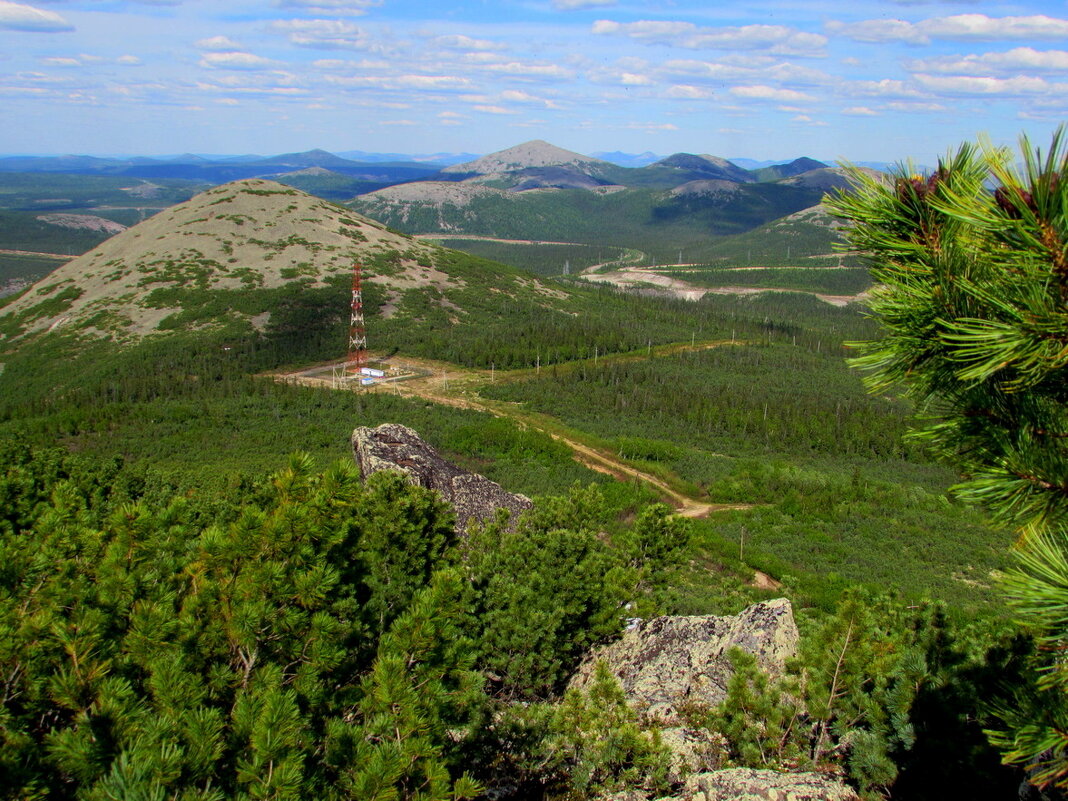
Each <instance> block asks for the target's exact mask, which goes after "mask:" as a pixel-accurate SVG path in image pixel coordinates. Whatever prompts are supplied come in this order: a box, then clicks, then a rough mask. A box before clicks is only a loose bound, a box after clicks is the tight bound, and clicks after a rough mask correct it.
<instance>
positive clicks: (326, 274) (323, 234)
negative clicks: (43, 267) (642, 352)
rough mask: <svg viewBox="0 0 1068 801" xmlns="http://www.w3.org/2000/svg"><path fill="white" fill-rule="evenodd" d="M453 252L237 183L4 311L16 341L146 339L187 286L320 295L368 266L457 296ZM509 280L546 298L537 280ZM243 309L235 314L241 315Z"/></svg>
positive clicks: (136, 230) (175, 210)
mask: <svg viewBox="0 0 1068 801" xmlns="http://www.w3.org/2000/svg"><path fill="white" fill-rule="evenodd" d="M448 253H449V252H448V251H446V250H445V249H443V248H440V247H438V246H436V245H431V244H428V243H423V242H419V241H416V240H413V239H411V238H409V237H407V236H405V235H403V234H399V233H396V232H394V231H390V230H387V229H386V227H385V226H383V225H382V224H380V223H377V222H375V221H373V220H370V219H367V218H366V217H363V216H361V215H359V214H357V213H355V212H353V211H351V210H348V209H345V208H342V207H340V206H336V205H334V204H332V203H329V202H327V201H324V200H321V199H319V198H316V197H313V196H311V195H308V194H306V193H304V192H301V191H299V190H297V189H293V188H291V187H287V186H284V185H282V184H278V183H274V182H272V181H265V180H260V179H250V180H243V181H236V182H234V183H230V184H224V185H222V186H218V187H215V188H213V189H210V190H208V191H206V192H204V193H202V194H200V195H197V196H196V197H194V198H192V199H190V200H189V201H187V202H185V203H181V204H179V205H177V206H172V207H171V208H169V209H166V210H164V211H162V212H160V213H159V214H157V215H156V216H154V217H151V218H149V219H148V220H145V221H144V222H142V223H140V224H139V225H136V226H134V227H132V228H129V229H127V230H125V231H123V232H121V233H119V234H117V235H116V236H114V237H112V238H110V239H108V240H107V241H105V242H104V243H102V244H101V245H100V246H98V247H97V248H95V249H93V250H91V251H89V252H88V253H85V254H83V255H82V256H80V257H78V258H76V259H74V260H73V261H71V262H69V263H67V264H65V265H63V266H62V267H60V268H58V269H57V270H55V271H54V272H52V273H51V274H50V275H48V276H47V277H46V278H44V279H42V280H41V281H39V282H37V283H36V284H35V285H34V286H33V287H31V288H30V289H29V290H28V291H27V292H26V293H25V294H24V295H22V296H21V297H20V298H18V299H17V300H15V301H13V302H12V303H10V304H9V305H7V306H5V307H4V308H2V309H0V327H3V329H4V330H5V331H6V332H7V333H8V335H9V336H10V335H12V334H16V335H18V334H27V333H32V332H35V331H42V330H67V329H78V330H79V331H84V332H87V333H89V334H93V335H97V336H109V337H113V338H117V339H130V338H136V337H139V336H143V335H145V334H149V333H152V332H155V331H157V330H160V329H161V324H162V328H167V326H168V324H167V322H166V321H167V319H168V318H169V317H171V316H172V315H174V314H176V313H177V312H179V311H180V310H181V309H180V305H181V304H180V303H178V302H174V299H175V292H174V290H176V289H179V290H182V291H183V292H185V293H187V294H190V295H191V294H192V293H197V292H200V293H202V294H203V293H205V292H210V291H217V290H234V291H248V290H263V289H272V288H278V287H283V286H286V285H289V284H292V283H294V282H300V286H301V287H305V288H309V289H313V288H316V287H322V286H325V285H326V282H327V281H330V280H331V279H338V278H339V277H340V276H343V275H344V276H347V275H350V274H351V271H352V268H353V264H354V262H356V261H360V262H361V263H362V264H363V265H364V268H365V272H366V277H367V280H369V281H371V282H377V283H379V284H384V285H385V286H386V287H387V296H388V297H390V298H393V299H396V298H397V297H399V296H400V295H401V294H403V293H404V292H405V291H407V290H410V289H415V288H420V289H425V288H430V289H438V290H445V289H451V290H455V289H457V288H460V287H463V286H464V282H465V279H464V278H463V277H461V276H459V275H450V274H449V273H448V272H446V271H445V270H443V269H441V267H442V263H443V262H444V261H447V258H446V256H447V254H448ZM502 280H503V279H502ZM507 280H510V281H512V282H514V283H516V284H518V283H520V282H521V283H523V284H524V288H525V289H526V290H531V289H533V290H534V291H539V290H540V285H538V284H537V282H535V281H534V280H533V279H529V278H526V277H523V276H511V277H510V278H509V279H507ZM545 291H546V293H549V290H545ZM179 300H181V298H179ZM238 305H239V304H234V306H235V307H234V308H231V309H227V310H226V311H225V312H224V315H225V316H226V317H227V318H228V319H233V318H239V317H241V316H242V312H241V311H240V310H239V309H238V308H237V306H238ZM384 314H385V315H386V316H388V314H389V310H388V308H387V309H386V311H385V312H384ZM245 317H247V318H249V319H250V320H251V321H252V322H253V324H255V325H257V326H258V327H262V326H263V325H264V324H265V323H266V320H265V319H263V316H262V314H261V315H259V316H258V317H257V316H255V315H251V314H246V315H245ZM220 322H222V320H220ZM172 323H173V320H172Z"/></svg>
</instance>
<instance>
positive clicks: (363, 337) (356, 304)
mask: <svg viewBox="0 0 1068 801" xmlns="http://www.w3.org/2000/svg"><path fill="white" fill-rule="evenodd" d="M366 364H367V334H366V332H365V331H364V328H363V290H362V289H361V287H360V263H359V262H356V264H355V265H354V266H353V268H352V316H351V317H349V358H348V360H347V361H346V362H345V369H346V372H349V373H358V372H360V368H361V367H364V366H365V365H366Z"/></svg>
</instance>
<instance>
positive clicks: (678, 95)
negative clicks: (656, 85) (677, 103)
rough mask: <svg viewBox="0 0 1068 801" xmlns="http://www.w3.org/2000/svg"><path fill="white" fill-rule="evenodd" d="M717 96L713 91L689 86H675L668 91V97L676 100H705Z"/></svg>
mask: <svg viewBox="0 0 1068 801" xmlns="http://www.w3.org/2000/svg"><path fill="white" fill-rule="evenodd" d="M714 94H715V92H713V91H712V90H711V89H706V88H705V87H703V86H690V85H689V84H675V85H674V86H672V87H671V88H670V89H668V90H667V96H668V97H671V98H675V99H676V100H705V99H706V98H709V97H712V96H713V95H714Z"/></svg>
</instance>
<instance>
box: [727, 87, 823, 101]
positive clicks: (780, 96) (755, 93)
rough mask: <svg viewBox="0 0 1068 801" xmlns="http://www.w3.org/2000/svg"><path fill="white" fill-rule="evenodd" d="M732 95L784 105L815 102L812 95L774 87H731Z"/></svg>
mask: <svg viewBox="0 0 1068 801" xmlns="http://www.w3.org/2000/svg"><path fill="white" fill-rule="evenodd" d="M730 92H731V94H732V95H737V96H738V97H747V98H750V99H751V100H777V101H781V102H786V103H796V102H801V101H810V100H815V98H814V97H812V95H806V94H805V93H804V92H798V91H796V90H794V89H776V88H775V87H774V86H765V85H763V84H757V85H755V86H732V87H731V89H730Z"/></svg>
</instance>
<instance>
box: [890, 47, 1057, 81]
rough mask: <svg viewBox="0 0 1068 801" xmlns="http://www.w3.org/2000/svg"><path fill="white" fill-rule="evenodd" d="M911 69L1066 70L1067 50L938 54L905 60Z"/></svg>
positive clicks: (991, 72) (956, 72)
mask: <svg viewBox="0 0 1068 801" xmlns="http://www.w3.org/2000/svg"><path fill="white" fill-rule="evenodd" d="M905 69H907V70H909V71H911V72H937V73H942V74H948V75H960V74H965V75H998V74H1005V73H1009V72H1068V51H1065V50H1044V51H1043V50H1035V49H1034V48H1032V47H1017V48H1014V49H1012V50H1009V51H1007V52H1004V53H981V54H971V55H966V56H940V57H938V58H927V59H916V60H914V61H907V62H905Z"/></svg>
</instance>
